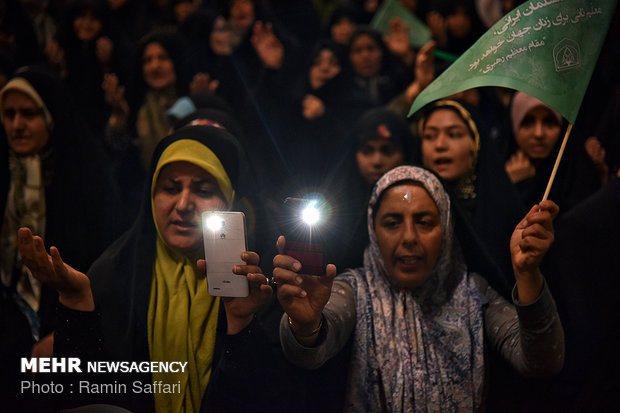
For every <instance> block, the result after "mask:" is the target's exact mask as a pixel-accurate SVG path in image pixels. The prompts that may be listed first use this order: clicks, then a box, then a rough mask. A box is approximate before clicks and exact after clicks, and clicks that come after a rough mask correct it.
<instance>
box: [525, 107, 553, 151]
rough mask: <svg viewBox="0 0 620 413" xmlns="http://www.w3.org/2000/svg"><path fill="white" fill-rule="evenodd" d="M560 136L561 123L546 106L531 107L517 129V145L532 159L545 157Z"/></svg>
mask: <svg viewBox="0 0 620 413" xmlns="http://www.w3.org/2000/svg"><path fill="white" fill-rule="evenodd" d="M559 137H560V124H559V122H558V119H557V118H556V117H555V116H554V115H553V113H552V112H551V110H549V108H547V107H545V106H537V107H535V108H533V109H531V110H530V111H529V112H528V113H527V114H526V115H525V117H524V118H523V120H522V121H521V125H519V129H518V130H517V136H516V137H515V138H516V140H517V145H518V146H519V148H520V149H521V150H522V151H523V152H524V153H525V154H526V155H527V156H528V157H529V158H531V159H545V158H546V157H547V156H549V155H550V154H551V151H552V150H553V148H554V146H555V144H556V143H557V141H558V139H559Z"/></svg>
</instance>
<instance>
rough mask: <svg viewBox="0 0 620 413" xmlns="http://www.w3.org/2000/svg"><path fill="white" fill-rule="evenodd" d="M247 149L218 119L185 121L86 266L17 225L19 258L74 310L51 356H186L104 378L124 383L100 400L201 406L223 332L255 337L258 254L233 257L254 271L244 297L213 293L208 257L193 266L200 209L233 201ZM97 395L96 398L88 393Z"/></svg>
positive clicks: (264, 288)
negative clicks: (120, 230)
mask: <svg viewBox="0 0 620 413" xmlns="http://www.w3.org/2000/svg"><path fill="white" fill-rule="evenodd" d="M242 153H243V151H242V150H241V149H240V146H239V144H238V142H237V141H236V140H235V138H234V137H233V136H232V135H230V134H229V133H228V132H226V131H225V130H224V129H222V128H218V127H214V126H193V127H186V128H183V129H180V130H179V131H177V132H175V133H174V134H172V135H170V136H168V137H167V138H165V139H164V140H163V141H162V142H161V143H160V144H159V145H158V147H157V148H156V150H155V153H154V155H153V160H152V164H151V177H152V180H151V185H150V188H149V190H148V192H147V196H146V197H145V199H144V200H143V207H142V210H141V213H140V215H139V217H138V219H137V221H136V222H135V224H134V225H133V227H132V228H131V230H130V231H128V232H127V233H126V234H125V235H124V236H123V237H121V238H120V239H119V240H118V241H117V242H115V243H114V244H113V245H112V246H111V247H110V248H108V250H107V251H106V252H105V253H104V254H103V255H102V256H101V257H100V258H99V259H98V260H97V261H96V262H95V264H94V265H93V267H92V268H91V269H90V271H89V272H88V278H87V277H86V276H85V275H84V274H82V273H79V272H77V271H75V270H73V269H72V268H70V267H68V266H66V265H64V266H63V264H62V261H61V259H60V255H59V253H58V250H56V249H55V248H53V247H52V249H51V250H50V254H51V257H52V261H53V265H52V264H50V263H49V262H48V261H47V255H46V254H45V251H44V249H43V248H44V247H43V244H42V242H41V240H40V239H39V238H38V237H32V234H31V233H30V231H29V230H27V229H21V230H20V233H19V238H20V243H21V244H20V247H21V249H20V251H21V253H22V255H23V256H24V261H25V262H26V263H27V265H29V267H30V268H31V269H32V270H33V272H34V273H35V274H37V276H38V277H39V278H40V279H41V280H42V281H43V282H46V283H49V284H50V285H52V286H53V287H55V288H56V289H57V290H58V291H59V295H60V303H61V304H62V306H61V308H60V310H59V311H60V318H61V319H62V320H67V322H65V323H61V324H63V325H62V326H60V327H59V328H58V330H57V331H56V334H57V342H56V347H55V355H56V356H59V355H79V356H81V357H82V360H83V364H85V361H86V360H92V359H96V358H97V357H102V356H103V357H105V358H106V359H108V360H114V361H130V362H133V361H138V362H140V361H156V362H164V363H163V364H165V365H168V366H177V367H179V366H180V365H183V368H182V369H179V368H176V369H177V370H182V371H178V372H165V371H161V369H160V368H159V367H158V368H157V369H155V370H159V371H154V369H153V368H152V367H151V368H149V371H146V372H145V371H139V372H130V373H128V374H120V375H118V376H114V378H113V379H109V378H106V379H105V380H104V382H110V383H117V381H118V383H122V384H125V383H126V384H127V391H126V392H123V391H120V392H117V393H119V394H116V395H108V396H112V397H111V398H104V399H103V401H105V402H109V403H114V404H120V405H123V406H125V407H127V408H129V409H131V410H132V411H152V410H155V411H157V412H194V411H198V410H199V409H200V407H201V403H205V402H203V401H202V399H203V395H204V394H205V391H206V389H207V387H208V386H209V383H210V381H211V379H212V377H213V372H214V370H215V368H216V367H217V365H218V360H219V359H220V357H225V356H224V355H223V354H225V353H227V352H228V351H229V350H228V349H227V347H226V346H227V341H226V340H227V339H226V337H229V336H231V335H235V336H237V337H239V336H241V337H246V338H248V337H250V336H251V339H252V340H256V334H257V333H256V332H257V331H258V330H260V329H259V328H258V326H257V325H256V323H258V321H256V319H255V317H254V313H255V312H256V311H257V310H258V309H259V308H260V307H261V306H262V305H263V304H264V303H266V302H267V300H268V299H269V298H270V297H271V295H272V290H271V287H270V286H269V285H267V279H266V278H265V276H264V275H263V274H262V273H261V270H260V268H259V267H258V261H259V257H258V255H257V254H256V253H254V252H248V251H246V252H244V253H243V254H242V257H241V258H242V259H243V261H245V263H246V265H237V266H235V268H233V270H234V272H235V273H237V274H242V275H247V278H248V280H249V281H250V296H249V297H247V298H234V299H233V298H227V299H220V298H218V297H212V296H211V295H209V293H208V291H207V281H206V277H205V275H204V274H205V272H204V267H203V264H201V265H200V267H198V266H197V261H198V260H199V259H201V258H202V257H203V250H202V245H203V241H202V228H201V226H200V215H201V213H202V212H204V211H206V210H227V209H228V210H229V209H233V207H234V203H235V189H234V188H235V187H236V186H237V184H238V183H239V181H240V180H241V179H243V177H242V176H241V175H242V168H243V166H244V162H243V157H242V156H243V155H242ZM93 236H97V234H93ZM89 285H90V288H89ZM220 301H222V303H220ZM99 325H100V329H99V328H98V327H99ZM244 335H245V336H244ZM59 336H60V337H62V338H63V339H62V340H58V337H59ZM98 340H101V342H99V343H98ZM74 349H86V350H80V352H78V354H75V352H74ZM166 362H169V364H166ZM173 362H181V364H174V363H173ZM182 363H185V364H182ZM151 366H152V364H151ZM158 366H159V364H158ZM136 382H137V383H138V385H136V384H135V383H136ZM147 385H152V386H151V387H148V386H147ZM166 385H168V386H166ZM121 390H123V388H121ZM149 391H152V392H149ZM114 396H116V397H114ZM95 401H96V402H100V401H101V400H99V399H97V400H95V399H89V398H88V397H86V398H85V402H86V403H92V402H95ZM203 408H205V406H203ZM207 408H208V406H207Z"/></svg>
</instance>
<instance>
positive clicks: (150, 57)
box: [142, 43, 177, 90]
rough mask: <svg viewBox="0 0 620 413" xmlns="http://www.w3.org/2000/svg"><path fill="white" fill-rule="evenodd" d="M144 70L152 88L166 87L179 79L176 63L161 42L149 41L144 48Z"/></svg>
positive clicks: (148, 83) (147, 82) (146, 79)
mask: <svg viewBox="0 0 620 413" xmlns="http://www.w3.org/2000/svg"><path fill="white" fill-rule="evenodd" d="M142 72H143V74H144V80H145V82H146V84H147V85H148V86H149V87H150V88H151V89H155V90H160V89H164V88H166V87H168V86H170V85H173V84H174V83H175V82H176V81H177V74H176V71H175V70H174V63H173V61H172V59H171V58H170V56H168V53H166V50H165V49H164V48H163V47H162V46H161V45H160V44H159V43H149V44H148V45H147V46H146V47H145V48H144V53H143V55H142Z"/></svg>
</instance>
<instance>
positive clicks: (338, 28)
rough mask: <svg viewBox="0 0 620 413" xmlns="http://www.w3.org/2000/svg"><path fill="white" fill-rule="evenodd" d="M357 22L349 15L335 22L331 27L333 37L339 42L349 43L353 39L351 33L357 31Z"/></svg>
mask: <svg viewBox="0 0 620 413" xmlns="http://www.w3.org/2000/svg"><path fill="white" fill-rule="evenodd" d="M356 27H357V26H356V24H355V23H354V22H353V21H351V20H350V19H349V18H347V17H343V18H342V19H340V20H338V22H337V23H334V24H333V25H332V27H331V28H330V29H329V30H330V32H331V38H332V40H333V41H335V42H336V43H338V44H342V45H347V44H349V40H351V35H352V34H353V32H354V31H355V28H356Z"/></svg>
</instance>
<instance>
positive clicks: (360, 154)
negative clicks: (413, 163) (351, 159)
mask: <svg viewBox="0 0 620 413" xmlns="http://www.w3.org/2000/svg"><path fill="white" fill-rule="evenodd" d="M356 159H357V166H358V168H359V171H360V174H361V175H362V176H363V177H364V179H365V180H366V182H367V183H368V184H369V185H374V184H375V182H377V180H378V179H379V178H380V177H381V175H383V174H384V173H386V172H387V171H389V170H390V169H392V168H395V167H397V166H399V165H402V164H403V163H404V162H405V155H404V154H403V151H402V150H401V149H400V148H398V147H397V146H396V145H394V144H393V143H392V142H391V141H387V140H384V139H372V140H369V141H367V142H366V143H365V144H364V146H362V147H361V148H359V149H358V150H357V153H356Z"/></svg>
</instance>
